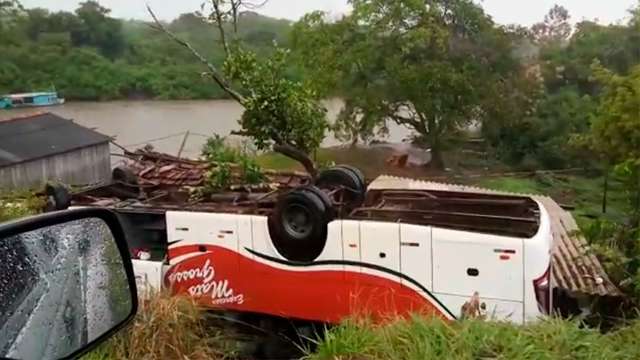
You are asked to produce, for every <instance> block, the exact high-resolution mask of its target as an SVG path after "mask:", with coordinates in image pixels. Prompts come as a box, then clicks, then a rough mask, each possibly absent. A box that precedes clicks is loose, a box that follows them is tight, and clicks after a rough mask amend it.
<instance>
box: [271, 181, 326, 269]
mask: <svg viewBox="0 0 640 360" xmlns="http://www.w3.org/2000/svg"><path fill="white" fill-rule="evenodd" d="M320 191H321V190H319V189H313V188H310V187H301V188H297V189H295V190H293V191H291V192H289V193H287V194H285V195H284V196H282V198H280V199H279V201H278V203H277V204H276V208H275V210H274V211H273V213H272V214H271V216H270V217H269V233H270V235H271V239H272V241H273V245H274V246H275V248H276V250H277V251H278V253H279V254H280V255H282V256H283V257H284V258H285V259H287V260H289V261H295V262H312V261H314V260H315V259H316V258H318V256H320V254H321V253H322V251H323V250H324V247H325V244H326V242H327V225H328V223H329V222H330V221H331V220H333V216H332V209H331V208H327V206H326V199H323V197H322V196H321V195H319V193H318V192H320Z"/></svg>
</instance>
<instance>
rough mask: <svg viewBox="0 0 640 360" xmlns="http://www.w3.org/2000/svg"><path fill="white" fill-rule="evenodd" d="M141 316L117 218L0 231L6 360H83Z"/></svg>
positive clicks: (63, 218)
mask: <svg viewBox="0 0 640 360" xmlns="http://www.w3.org/2000/svg"><path fill="white" fill-rule="evenodd" d="M137 310H138V297H137V293H136V285H135V277H134V274H133V266H132V265H131V259H130V256H129V250H128V248H127V244H126V241H125V237H124V232H123V230H122V227H121V225H120V223H119V221H118V218H117V217H116V215H115V214H114V213H112V212H110V211H109V210H105V209H80V210H70V211H63V212H56V213H50V214H46V215H42V216H36V217H32V218H28V219H25V220H20V221H17V222H13V223H8V224H5V225H0V357H7V358H12V359H75V358H78V357H79V356H81V355H82V354H85V353H86V352H87V351H89V350H91V349H92V348H94V347H96V346H97V345H98V344H100V343H101V342H103V341H105V340H106V339H108V338H109V337H110V336H112V335H113V334H114V333H115V332H116V331H118V330H119V329H121V328H122V327H123V326H125V325H126V324H127V323H128V322H129V321H130V320H131V319H132V318H133V317H134V315H135V314H136V312H137Z"/></svg>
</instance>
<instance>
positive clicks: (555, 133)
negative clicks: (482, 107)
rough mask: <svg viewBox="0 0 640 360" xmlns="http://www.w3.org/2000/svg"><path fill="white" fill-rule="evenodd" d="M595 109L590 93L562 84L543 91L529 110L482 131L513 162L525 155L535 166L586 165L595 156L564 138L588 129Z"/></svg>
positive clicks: (506, 160)
mask: <svg viewBox="0 0 640 360" xmlns="http://www.w3.org/2000/svg"><path fill="white" fill-rule="evenodd" d="M594 110H595V103H594V101H593V100H592V99H591V97H589V96H587V95H585V96H582V97H580V95H579V94H578V92H577V91H575V89H572V88H565V89H563V90H562V91H559V92H558V93H554V94H545V95H544V96H543V97H542V98H541V99H540V100H539V101H538V102H537V105H536V106H535V109H534V111H533V112H532V113H529V114H528V115H526V114H523V117H522V118H516V119H511V120H509V121H508V122H495V123H492V124H490V125H489V126H484V127H483V132H484V134H485V136H486V137H487V139H488V140H489V141H490V143H491V145H493V146H494V147H495V148H496V149H497V153H498V156H499V157H500V158H501V159H502V160H504V161H505V162H507V163H508V164H510V165H513V166H519V165H521V164H522V163H523V162H524V161H525V160H526V159H527V158H528V159H533V160H535V162H536V165H537V166H535V167H536V168H539V167H542V168H544V169H561V168H565V167H568V166H578V165H586V164H589V163H593V162H595V161H597V160H598V159H597V158H595V159H589V158H588V157H587V155H588V154H586V153H584V152H577V151H576V150H575V148H574V147H573V145H572V144H571V143H570V142H569V141H567V139H569V138H570V137H571V136H572V134H581V133H584V132H586V131H587V130H588V128H589V122H590V118H591V115H592V113H593V111H594Z"/></svg>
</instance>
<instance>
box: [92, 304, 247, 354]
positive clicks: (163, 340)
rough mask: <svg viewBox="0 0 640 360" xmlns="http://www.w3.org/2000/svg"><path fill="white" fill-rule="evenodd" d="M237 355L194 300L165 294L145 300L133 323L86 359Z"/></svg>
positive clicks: (228, 341)
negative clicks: (209, 323) (208, 323)
mask: <svg viewBox="0 0 640 360" xmlns="http://www.w3.org/2000/svg"><path fill="white" fill-rule="evenodd" d="M234 354H235V348H234V346H233V345H232V342H231V341H230V340H229V339H228V338H227V337H225V335H224V333H223V331H222V329H218V328H212V327H207V326H206V324H205V318H204V312H203V311H202V310H200V309H199V308H198V306H197V305H196V304H195V302H194V301H193V300H192V299H190V298H186V297H180V296H170V295H169V294H168V293H162V294H157V295H156V296H152V297H151V298H150V299H149V300H148V301H142V302H141V303H140V308H139V310H138V315H137V316H136V318H135V320H134V321H133V323H132V324H131V325H130V326H129V327H128V328H127V329H125V330H123V331H121V332H120V333H118V334H117V335H116V336H115V337H113V338H112V339H111V340H109V341H108V342H106V343H105V344H103V345H102V346H100V347H99V348H98V349H97V350H96V351H95V352H93V353H91V354H89V355H88V356H87V357H86V358H85V359H87V360H111V359H145V360H147V359H148V360H156V359H158V360H160V359H193V360H196V359H202V360H205V359H227V358H231V357H233V356H234Z"/></svg>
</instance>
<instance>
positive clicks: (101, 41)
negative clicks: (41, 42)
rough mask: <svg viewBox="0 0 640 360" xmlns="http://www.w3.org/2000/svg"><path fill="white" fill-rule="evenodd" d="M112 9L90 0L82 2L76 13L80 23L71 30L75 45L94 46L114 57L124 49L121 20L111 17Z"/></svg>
mask: <svg viewBox="0 0 640 360" xmlns="http://www.w3.org/2000/svg"><path fill="white" fill-rule="evenodd" d="M110 13H111V10H110V9H107V8H105V7H102V6H101V5H100V4H99V3H98V2H96V1H93V0H89V1H85V2H82V3H80V6H79V7H78V9H76V15H77V16H78V18H79V19H80V22H81V23H80V25H79V26H78V27H77V28H75V29H73V30H72V32H71V39H72V40H73V43H74V45H75V46H94V47H97V48H98V49H100V51H101V52H102V54H103V55H105V56H106V57H108V58H110V59H114V58H116V57H117V56H119V55H121V54H122V52H123V51H124V47H125V41H124V35H123V33H122V23H121V22H120V20H117V19H113V18H111V17H109V14H110Z"/></svg>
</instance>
